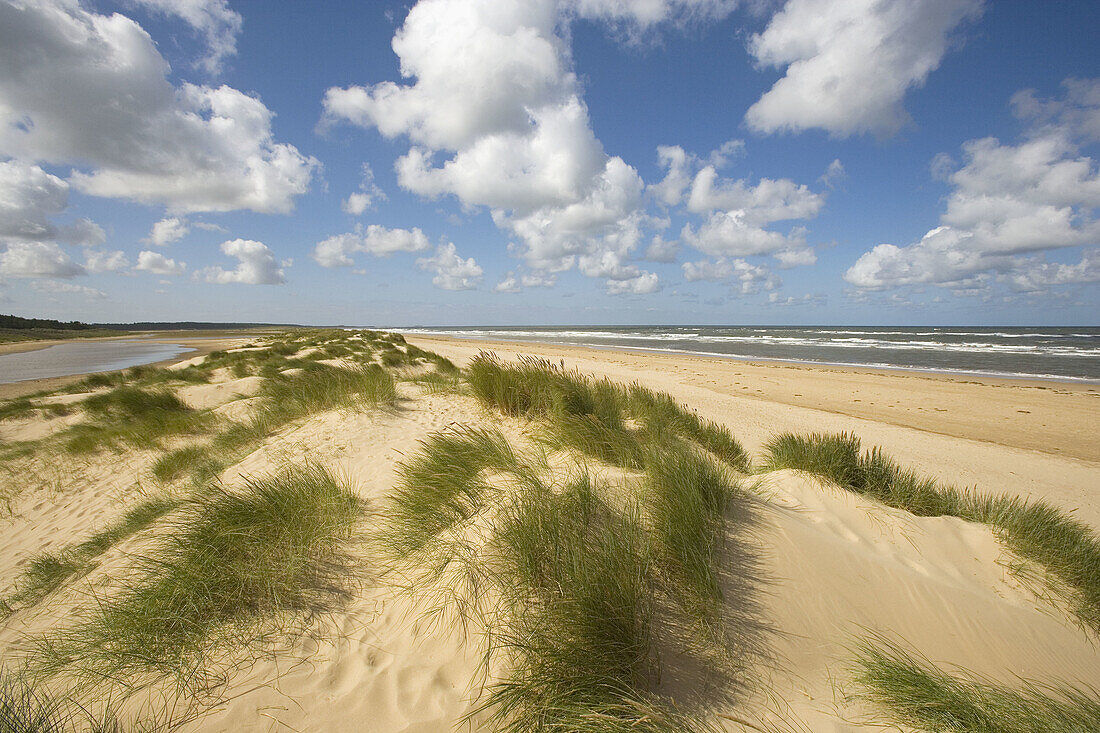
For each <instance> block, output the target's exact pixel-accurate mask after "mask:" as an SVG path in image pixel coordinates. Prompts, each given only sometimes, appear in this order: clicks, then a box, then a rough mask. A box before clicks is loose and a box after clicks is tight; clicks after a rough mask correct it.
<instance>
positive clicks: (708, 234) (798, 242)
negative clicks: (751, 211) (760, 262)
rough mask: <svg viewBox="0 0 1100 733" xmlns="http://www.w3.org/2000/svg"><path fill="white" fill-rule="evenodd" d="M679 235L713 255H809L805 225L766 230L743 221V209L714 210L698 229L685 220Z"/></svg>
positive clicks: (794, 257) (790, 258)
mask: <svg viewBox="0 0 1100 733" xmlns="http://www.w3.org/2000/svg"><path fill="white" fill-rule="evenodd" d="M680 238H681V239H682V240H683V241H684V242H685V243H686V244H689V245H691V246H692V247H694V248H695V249H697V250H699V251H700V252H702V253H704V254H708V255H711V256H714V257H749V256H752V255H774V256H776V257H777V258H782V257H786V258H787V262H791V261H798V260H809V259H810V255H806V254H805V253H806V251H807V250H809V246H808V245H807V244H806V230H805V229H803V228H801V227H796V228H795V229H793V230H792V231H791V232H790V233H789V234H782V233H780V232H773V231H768V230H766V229H762V228H760V227H759V226H756V225H754V224H752V223H750V222H748V221H746V218H745V214H744V212H742V211H715V212H714V213H712V214H711V215H710V216H709V217H707V219H706V221H704V222H703V223H702V224H701V225H700V226H699V228H698V230H696V229H694V228H693V227H692V226H691V225H690V224H685V225H684V228H683V230H682V231H681V232H680ZM811 255H812V252H811ZM780 261H783V260H782V259H780Z"/></svg>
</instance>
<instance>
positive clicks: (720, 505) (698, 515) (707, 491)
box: [643, 445, 737, 621]
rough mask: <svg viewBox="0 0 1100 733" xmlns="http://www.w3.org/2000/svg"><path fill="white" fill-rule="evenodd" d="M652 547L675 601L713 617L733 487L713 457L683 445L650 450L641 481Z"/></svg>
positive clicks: (719, 595) (718, 600) (694, 612)
mask: <svg viewBox="0 0 1100 733" xmlns="http://www.w3.org/2000/svg"><path fill="white" fill-rule="evenodd" d="M643 485H644V495H645V503H646V507H647V509H648V512H649V516H650V520H651V524H652V534H653V545H654V547H655V549H656V558H657V562H658V566H659V568H660V570H661V573H662V574H663V575H664V576H665V578H666V581H667V582H668V584H669V585H670V587H673V588H675V589H676V590H675V592H674V593H673V595H674V596H675V597H676V598H675V600H676V601H677V602H678V603H681V604H683V605H684V606H685V610H687V611H688V613H689V614H690V615H691V616H693V617H697V618H701V619H705V620H708V621H714V620H716V619H717V617H718V615H717V612H718V609H719V607H720V606H721V603H722V590H721V587H720V583H719V570H718V559H719V557H720V554H721V550H722V544H723V542H724V540H725V534H726V531H725V523H726V513H727V511H728V510H729V508H730V503H731V502H732V500H733V499H734V497H735V495H737V490H736V488H735V486H734V484H733V482H732V480H731V479H730V477H729V476H728V475H727V473H726V472H725V471H724V470H723V469H722V468H721V467H720V466H719V465H717V464H716V463H715V462H714V461H712V460H708V459H707V458H705V457H704V456H702V455H699V454H698V453H696V452H694V451H692V450H690V449H689V448H687V447H686V446H682V445H680V446H671V447H668V448H664V449H655V450H653V451H652V452H651V453H650V454H649V456H648V460H647V465H646V475H645V479H644V484H643Z"/></svg>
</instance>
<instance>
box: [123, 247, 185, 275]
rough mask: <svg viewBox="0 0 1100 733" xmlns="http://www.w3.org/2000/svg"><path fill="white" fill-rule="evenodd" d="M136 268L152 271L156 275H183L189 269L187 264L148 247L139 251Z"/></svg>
mask: <svg viewBox="0 0 1100 733" xmlns="http://www.w3.org/2000/svg"><path fill="white" fill-rule="evenodd" d="M134 269H135V270H142V271H144V272H151V273H153V274H154V275H182V274H183V273H184V272H186V271H187V265H186V264H185V263H183V262H176V261H175V260H173V259H171V258H169V257H165V256H164V255H162V254H161V253H160V252H153V251H151V250H147V249H146V250H142V251H141V252H138V261H137V265H135V266H134Z"/></svg>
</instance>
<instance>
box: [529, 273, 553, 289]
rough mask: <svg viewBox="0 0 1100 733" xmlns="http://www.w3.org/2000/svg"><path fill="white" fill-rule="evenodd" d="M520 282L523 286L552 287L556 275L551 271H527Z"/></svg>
mask: <svg viewBox="0 0 1100 733" xmlns="http://www.w3.org/2000/svg"><path fill="white" fill-rule="evenodd" d="M520 282H521V283H522V284H523V287H525V288H552V287H554V286H555V285H557V283H558V276H557V275H555V274H554V273H552V272H528V273H525V274H524V275H523V276H522V277H521V278H520Z"/></svg>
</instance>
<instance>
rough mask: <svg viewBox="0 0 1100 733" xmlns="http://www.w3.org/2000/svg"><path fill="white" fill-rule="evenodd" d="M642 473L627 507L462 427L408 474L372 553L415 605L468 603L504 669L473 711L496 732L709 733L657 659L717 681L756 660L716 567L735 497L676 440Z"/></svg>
mask: <svg viewBox="0 0 1100 733" xmlns="http://www.w3.org/2000/svg"><path fill="white" fill-rule="evenodd" d="M580 399H582V400H583V399H585V397H584V395H581V397H580ZM640 464H641V465H642V466H643V467H644V468H645V470H646V471H647V473H646V476H645V478H643V479H642V482H643V485H644V489H643V490H642V491H641V492H640V498H632V497H631V496H630V493H631V492H628V493H627V495H625V496H624V494H623V492H622V491H621V490H615V489H612V488H610V487H608V486H606V485H603V484H601V483H599V482H597V481H594V480H593V479H592V478H591V477H590V476H589V475H587V474H586V473H583V472H582V473H581V474H580V475H578V476H574V477H573V478H571V479H569V480H567V481H565V482H564V483H558V482H557V480H555V479H554V477H553V475H552V474H551V473H549V468H548V467H547V466H546V465H533V464H532V463H530V462H529V459H527V458H525V457H524V456H523V455H520V454H518V453H516V452H515V451H514V449H512V448H511V446H510V445H509V444H508V442H507V440H506V439H505V438H504V437H503V435H501V434H500V433H499V432H496V431H484V430H471V429H457V430H448V431H446V432H443V433H437V434H435V435H433V436H431V437H430V438H429V439H427V440H426V441H424V442H423V444H422V447H421V450H420V451H419V452H418V453H417V454H416V455H414V456H413V457H411V458H410V459H408V460H406V461H405V463H404V464H403V465H402V467H401V471H400V479H399V484H398V487H397V490H396V491H395V493H394V494H393V496H392V497H391V500H390V501H389V503H388V505H387V508H386V509H385V511H383V513H382V514H381V517H380V518H381V519H382V521H383V526H382V527H381V528H380V529H379V531H378V533H377V534H378V536H379V541H380V544H381V546H382V548H383V550H384V555H385V556H386V557H387V558H388V562H389V564H390V567H391V568H392V569H393V570H394V571H396V572H397V573H399V574H401V575H406V574H407V573H415V574H417V580H416V582H413V583H410V585H409V587H410V589H411V590H413V591H414V592H416V593H417V594H419V595H420V596H421V597H422V598H425V599H430V600H431V601H432V602H438V599H440V598H443V599H445V601H444V603H449V602H451V601H452V600H453V599H454V597H455V596H461V595H462V594H473V595H475V596H476V598H474V599H470V600H469V602H467V603H466V604H465V605H462V606H460V608H461V609H462V610H465V609H469V608H474V609H476V611H477V613H476V614H473V615H470V614H466V615H464V616H463V618H464V620H466V621H469V620H470V619H471V618H472V619H473V620H474V621H476V622H477V624H478V628H480V631H481V633H482V634H483V638H484V639H485V640H486V643H487V644H488V651H487V654H488V656H489V657H490V658H493V659H498V660H500V661H501V663H502V665H503V667H504V669H505V673H504V676H503V677H502V678H501V679H500V680H499V682H497V683H495V684H493V685H490V686H489V687H488V688H487V689H486V691H485V698H484V702H483V704H482V705H481V706H480V707H479V709H478V711H477V713H476V714H478V715H484V716H485V717H486V719H487V720H488V721H489V724H490V726H491V727H492V728H493V729H494V730H500V731H508V732H511V731H547V732H550V731H577V732H578V733H587V732H589V731H608V732H610V731H636V730H644V731H702V730H709V729H710V727H709V725H708V724H707V723H706V722H705V718H704V717H703V716H701V714H699V713H700V710H699V709H695V710H694V712H692V709H681V708H680V707H678V706H677V704H676V702H675V701H673V700H672V699H671V698H668V697H666V696H664V695H663V694H661V693H660V692H658V688H659V685H658V684H657V679H658V677H659V670H660V669H661V668H662V665H664V666H665V668H666V670H665V671H666V673H669V674H675V673H676V670H677V669H679V668H686V665H685V664H684V663H683V660H685V659H687V658H690V659H692V660H694V662H693V663H694V664H696V667H695V669H704V670H708V671H706V672H705V676H707V677H709V678H710V679H712V680H717V679H726V678H725V677H724V676H723V675H725V674H726V673H727V672H728V669H714V668H711V667H709V666H708V665H714V664H725V663H727V662H728V661H729V657H730V656H732V655H735V654H737V653H738V652H740V651H743V652H745V653H749V651H750V650H753V647H754V644H753V643H737V642H736V640H733V639H731V638H730V634H736V633H738V632H740V631H742V630H747V629H748V624H739V623H738V622H739V621H740V620H741V619H740V618H739V617H737V614H735V613H727V612H726V610H725V609H724V606H725V605H726V599H725V598H724V597H723V587H724V585H723V579H722V578H721V575H722V569H721V568H720V567H719V565H720V564H721V563H726V562H734V563H736V561H737V559H738V558H737V556H736V555H735V554H731V553H725V552H724V549H725V545H726V544H727V542H728V541H729V537H728V533H729V532H730V529H731V528H730V527H729V526H728V524H727V512H728V510H729V508H730V504H731V501H732V499H733V498H734V495H735V494H737V493H738V489H737V488H736V486H735V485H734V484H733V483H732V480H731V479H730V478H729V476H727V474H726V469H724V468H721V467H720V466H719V464H718V463H717V462H716V461H715V459H714V458H713V457H711V456H710V455H709V454H707V453H705V452H704V451H701V450H699V449H698V448H697V447H692V445H691V444H688V443H684V442H682V441H677V442H676V443H675V444H674V445H673V446H671V447H666V448H665V449H664V450H661V451H659V452H655V453H653V454H643V455H642V456H641V458H640ZM425 568H427V571H425ZM743 569H744V570H746V572H745V573H744V574H745V579H744V580H745V582H744V583H742V584H740V585H736V588H737V591H738V592H739V593H740V594H742V595H743V596H744V597H739V598H737V599H736V601H737V602H738V603H739V604H741V608H742V610H745V609H749V608H752V607H753V604H752V602H751V600H750V599H749V597H750V596H751V595H752V587H751V586H752V583H751V578H750V576H752V574H753V570H754V568H752V567H751V566H750V565H746V566H745V567H744V568H743V567H741V566H731V567H729V568H726V570H728V571H729V572H733V573H739V572H740V571H741V570H743ZM436 586H441V587H436ZM673 609H675V610H673ZM439 610H440V609H439V608H438V607H436V608H433V609H431V611H432V612H433V613H435V612H438V611H439ZM670 614H671V616H670ZM726 621H732V622H733V623H732V625H731V626H729V627H728V628H727V627H726V626H725V625H724V624H725V622H726ZM716 627H721V628H716ZM756 631H758V630H757V629H754V630H753V632H754V633H755V632H756ZM727 642H734V643H727ZM666 654H668V655H669V656H668V658H667V659H666V658H665V657H664V656H663V655H666ZM662 660H664V661H662ZM739 661H741V662H745V660H739ZM749 666H750V664H748V663H747V662H745V663H744V664H741V665H740V671H742V672H746V671H747V670H748V668H749ZM689 707H690V706H689Z"/></svg>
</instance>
